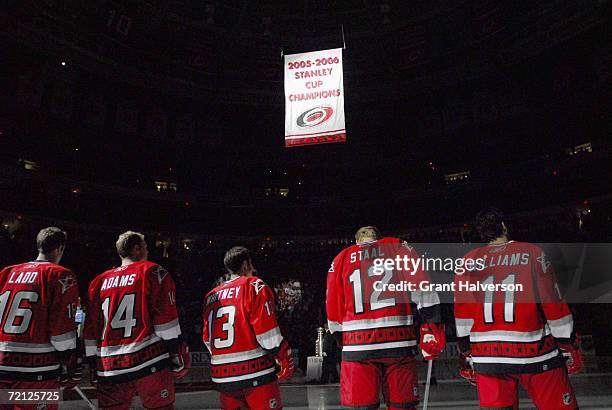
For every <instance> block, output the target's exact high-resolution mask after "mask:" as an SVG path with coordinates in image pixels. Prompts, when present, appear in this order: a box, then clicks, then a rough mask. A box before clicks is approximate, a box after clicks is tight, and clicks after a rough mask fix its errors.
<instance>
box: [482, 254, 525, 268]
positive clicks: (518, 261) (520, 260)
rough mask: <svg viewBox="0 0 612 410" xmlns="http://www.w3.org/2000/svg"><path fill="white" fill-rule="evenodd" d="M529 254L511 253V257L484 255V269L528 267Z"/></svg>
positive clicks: (506, 255)
mask: <svg viewBox="0 0 612 410" xmlns="http://www.w3.org/2000/svg"><path fill="white" fill-rule="evenodd" d="M529 256H530V255H529V254H528V253H513V254H511V255H508V254H505V255H501V254H500V255H493V256H490V255H485V259H486V262H485V267H486V268H492V267H494V266H515V265H529Z"/></svg>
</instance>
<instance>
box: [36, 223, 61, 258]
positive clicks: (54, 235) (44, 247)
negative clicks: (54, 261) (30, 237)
mask: <svg viewBox="0 0 612 410" xmlns="http://www.w3.org/2000/svg"><path fill="white" fill-rule="evenodd" d="M67 237H68V235H66V232H64V231H62V230H61V229H60V228H56V227H55V226H50V227H48V228H44V229H41V230H40V232H38V235H36V247H37V248H38V252H41V253H49V252H51V251H53V250H55V249H57V248H59V247H60V246H65V245H66V238H67Z"/></svg>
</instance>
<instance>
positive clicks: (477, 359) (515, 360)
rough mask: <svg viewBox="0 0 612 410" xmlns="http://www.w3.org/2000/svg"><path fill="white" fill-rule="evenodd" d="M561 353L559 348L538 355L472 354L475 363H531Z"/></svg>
mask: <svg viewBox="0 0 612 410" xmlns="http://www.w3.org/2000/svg"><path fill="white" fill-rule="evenodd" d="M558 354H559V350H558V349H555V350H553V351H552V352H549V353H546V354H543V355H541V356H537V357H498V356H484V357H483V356H472V360H473V361H474V363H504V364H531V363H539V362H543V361H544V360H548V359H552V358H553V357H556V356H557V355H558Z"/></svg>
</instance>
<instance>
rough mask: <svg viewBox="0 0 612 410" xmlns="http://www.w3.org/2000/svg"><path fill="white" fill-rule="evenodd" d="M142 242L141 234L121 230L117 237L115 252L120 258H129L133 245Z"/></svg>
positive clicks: (142, 236)
mask: <svg viewBox="0 0 612 410" xmlns="http://www.w3.org/2000/svg"><path fill="white" fill-rule="evenodd" d="M143 242H144V235H143V234H141V233H139V232H134V231H127V232H123V233H122V234H121V235H119V238H118V239H117V243H116V246H117V253H118V254H119V256H120V257H122V258H129V257H130V255H131V254H132V249H134V246H136V245H141V244H142V243H143Z"/></svg>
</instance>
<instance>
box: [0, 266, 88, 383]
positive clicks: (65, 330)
mask: <svg viewBox="0 0 612 410" xmlns="http://www.w3.org/2000/svg"><path fill="white" fill-rule="evenodd" d="M78 301H79V289H78V286H77V279H76V276H75V274H74V273H72V272H71V271H70V270H68V269H66V268H64V267H62V266H59V265H56V264H54V263H50V262H44V261H35V262H28V263H23V264H20V265H14V266H9V267H7V268H4V269H3V270H2V271H0V380H2V379H5V380H7V379H8V380H47V379H53V378H56V377H57V376H58V375H59V368H60V363H59V359H58V357H57V352H58V351H65V350H69V349H76V346H77V344H76V328H77V324H76V323H75V321H74V315H75V313H76V308H77V305H78Z"/></svg>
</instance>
